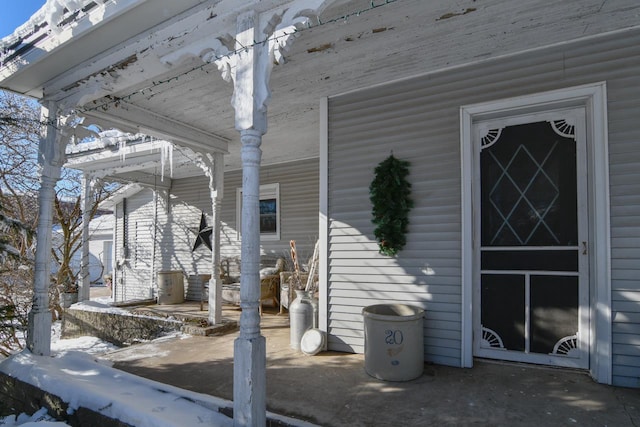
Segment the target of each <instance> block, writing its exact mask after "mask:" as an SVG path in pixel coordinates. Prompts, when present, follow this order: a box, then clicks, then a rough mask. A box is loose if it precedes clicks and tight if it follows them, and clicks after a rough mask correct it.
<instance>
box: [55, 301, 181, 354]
mask: <svg viewBox="0 0 640 427" xmlns="http://www.w3.org/2000/svg"><path fill="white" fill-rule="evenodd" d="M181 326H182V322H179V321H176V320H168V319H162V318H159V317H148V316H135V315H131V316H127V315H122V314H115V313H105V312H99V311H98V312H95V311H85V310H75V309H73V308H70V309H66V310H64V313H63V315H62V333H61V335H62V338H77V337H81V336H87V335H89V336H94V337H97V338H100V339H102V340H104V341H108V342H110V343H112V344H115V345H117V346H119V347H122V346H126V345H130V344H134V343H136V342H140V341H148V340H152V339H155V338H158V337H160V336H162V335H164V334H166V333H170V332H174V331H180V328H181Z"/></svg>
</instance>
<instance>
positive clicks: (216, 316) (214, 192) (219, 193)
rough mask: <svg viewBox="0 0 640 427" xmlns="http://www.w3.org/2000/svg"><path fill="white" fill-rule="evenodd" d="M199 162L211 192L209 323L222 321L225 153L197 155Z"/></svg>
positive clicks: (214, 323) (213, 323) (215, 323)
mask: <svg viewBox="0 0 640 427" xmlns="http://www.w3.org/2000/svg"><path fill="white" fill-rule="evenodd" d="M196 158H197V163H198V165H199V166H200V168H201V169H202V170H203V171H204V173H205V175H206V176H207V177H209V191H210V192H211V212H212V217H213V224H212V225H211V279H210V280H209V323H210V324H212V325H217V324H220V323H221V322H222V281H221V280H220V229H221V227H220V222H221V210H222V197H223V193H224V154H223V153H221V152H219V151H216V152H213V153H208V154H203V153H199V154H198V155H197V157H196Z"/></svg>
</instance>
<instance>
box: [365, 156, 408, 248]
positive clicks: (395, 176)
mask: <svg viewBox="0 0 640 427" xmlns="http://www.w3.org/2000/svg"><path fill="white" fill-rule="evenodd" d="M374 172H375V178H374V179H373V181H372V182H371V185H370V186H369V198H370V200H371V203H372V204H373V211H372V213H373V219H372V220H371V222H373V223H374V224H375V225H376V228H375V230H374V234H375V236H376V239H377V240H378V246H379V247H380V253H381V254H384V255H388V256H394V255H396V254H397V253H398V251H400V250H401V249H402V248H403V247H404V245H405V244H406V243H407V239H406V238H405V234H406V233H407V225H408V224H409V210H411V208H412V207H413V201H412V200H411V198H410V197H409V195H410V194H411V183H410V182H409V181H407V179H406V178H407V175H409V162H407V161H404V160H399V159H396V158H395V157H393V154H391V155H390V156H389V157H388V158H387V159H386V160H384V161H382V162H381V163H380V164H379V165H378V166H377V167H376V168H375V170H374Z"/></svg>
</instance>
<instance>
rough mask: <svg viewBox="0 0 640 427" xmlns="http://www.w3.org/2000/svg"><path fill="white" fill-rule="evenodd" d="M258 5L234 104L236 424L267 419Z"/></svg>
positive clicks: (264, 49)
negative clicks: (238, 168) (238, 177)
mask: <svg viewBox="0 0 640 427" xmlns="http://www.w3.org/2000/svg"><path fill="white" fill-rule="evenodd" d="M263 37H264V34H261V32H260V31H259V17H258V15H257V14H256V13H255V12H254V11H249V12H246V13H244V14H242V15H240V16H238V31H237V36H236V46H237V47H238V48H241V47H247V49H246V50H243V51H242V52H240V53H238V54H237V57H236V62H235V64H234V65H235V79H234V95H233V100H232V103H233V106H234V108H235V112H236V129H238V131H240V140H241V142H242V245H241V258H242V260H241V269H242V274H241V278H240V306H241V308H242V314H241V316H240V336H239V337H238V338H237V339H236V341H235V345H234V364H233V367H234V373H233V420H234V425H235V426H264V425H265V424H266V340H265V338H264V337H263V336H262V335H260V313H259V307H258V306H259V304H260V275H259V270H260V211H259V199H260V161H261V158H262V151H261V150H260V144H261V143H262V135H263V134H264V133H265V132H266V130H267V114H266V113H267V111H266V110H267V108H266V102H267V100H268V98H269V92H268V80H269V75H270V71H271V68H272V66H273V63H272V62H271V61H270V60H269V47H268V44H266V43H264V44H255V40H260V39H262V38H263Z"/></svg>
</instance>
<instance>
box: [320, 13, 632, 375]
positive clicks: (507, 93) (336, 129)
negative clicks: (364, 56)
mask: <svg viewBox="0 0 640 427" xmlns="http://www.w3.org/2000/svg"><path fill="white" fill-rule="evenodd" d="M501 4H503V3H501ZM503 5H504V4H503ZM511 5H513V7H516V3H511ZM555 6H557V7H562V6H561V5H560V3H558V4H556V5H555ZM555 6H553V7H555ZM519 7H520V6H518V7H516V9H517V8H519ZM545 10H546V7H545ZM562 13H565V12H562ZM605 21H606V20H603V21H602V22H601V23H602V24H603V25H604V23H605ZM501 25H502V23H501ZM505 25H506V24H505ZM458 48H460V49H463V50H464V49H465V47H463V46H462V45H460V46H458ZM438 51H439V49H435V50H433V51H432V52H433V53H432V52H424V56H423V58H422V60H423V61H424V62H425V63H426V62H429V60H430V59H429V58H430V57H431V55H435V53H436V52H438ZM449 51H450V50H448V52H449ZM638 58H640V32H639V31H638V30H637V29H636V30H630V31H627V32H623V33H619V34H615V35H608V36H604V37H600V38H597V39H591V40H588V41H583V42H576V43H567V44H566V45H562V46H554V47H551V48H548V49H540V50H536V51H534V52H528V53H524V54H520V55H515V56H510V57H505V58H501V59H496V60H492V61H486V62H482V63H478V64H470V65H469V66H466V67H459V68H456V69H451V70H447V71H446V72H442V73H438V72H434V73H430V74H428V75H424V76H419V77H415V78H409V79H405V80H399V81H396V82H393V83H390V84H387V85H383V86H377V87H375V88H371V89H365V90H360V91H356V92H351V93H348V94H344V95H341V96H336V97H332V98H330V99H329V149H328V159H327V160H328V168H329V169H328V177H329V178H328V198H329V200H328V209H329V212H328V217H329V218H330V221H329V241H328V249H329V252H328V254H329V271H328V274H329V277H328V279H329V301H328V303H329V307H330V313H329V345H330V347H331V348H335V349H347V350H350V351H362V348H363V342H362V333H361V332H360V328H362V319H361V317H362V316H361V314H360V312H361V310H362V308H363V307H364V306H366V305H367V304H371V303H380V302H388V301H405V302H409V303H414V304H418V305H421V306H422V307H423V308H425V310H426V312H427V313H428V314H430V313H435V314H436V315H437V314H438V313H442V314H444V313H446V314H447V315H448V316H450V315H451V314H452V313H453V314H454V315H456V316H457V317H455V318H454V319H449V321H450V322H454V323H451V324H447V325H448V326H455V325H456V323H455V322H459V321H460V320H461V317H460V314H459V313H460V310H461V307H460V300H459V299H458V300H456V299H455V298H456V297H458V296H459V295H460V282H461V271H460V265H461V260H460V249H461V248H460V229H461V223H460V221H461V218H460V209H461V207H460V196H461V195H460V178H459V177H460V161H459V158H460V152H459V147H460V143H459V140H460V136H459V109H460V107H461V106H463V105H469V104H474V103H479V102H485V101H492V100H497V99H502V98H508V97H513V96H519V95H525V94H531V93H536V92H542V91H547V90H554V89H561V88H565V87H570V86H577V85H581V84H588V83H593V82H598V81H606V83H607V91H608V105H607V108H608V129H609V152H610V159H609V161H610V193H611V237H612V240H611V256H612V258H611V266H612V290H613V294H612V299H613V301H612V310H613V312H612V316H613V325H612V330H613V336H614V339H613V341H614V343H613V353H614V354H613V382H614V384H619V385H629V384H636V385H637V382H638V369H639V368H640V359H638V357H639V356H640V355H639V354H638V353H640V352H638V351H636V350H637V349H636V348H635V346H637V345H640V292H639V291H640V244H638V239H639V238H640V127H638V125H637V118H638V117H640V79H638V75H640V61H638ZM411 73H413V74H414V75H416V74H419V73H420V69H419V68H418V67H415V68H413V69H412V70H410V71H406V72H405V73H404V74H399V75H398V76H399V77H402V76H407V75H410V74H411ZM391 152H393V154H394V155H395V156H396V157H398V158H401V159H404V160H408V161H409V162H410V163H411V166H410V171H411V173H410V175H409V180H410V181H411V183H412V186H413V187H412V196H413V198H414V200H415V208H414V209H413V210H412V211H411V214H410V224H409V233H408V236H407V246H406V248H405V250H404V251H402V252H401V253H400V254H399V255H398V257H397V258H395V259H390V258H386V257H383V256H380V255H379V254H378V253H377V247H376V243H375V240H374V237H373V225H372V224H371V204H370V201H369V192H368V186H369V183H370V182H371V180H372V179H373V170H374V168H375V166H376V165H377V164H378V163H379V162H380V161H382V160H383V159H384V158H386V157H387V156H388V155H389V154H390V153H391ZM425 268H428V269H429V270H428V271H430V272H431V273H430V274H429V275H426V274H424V271H425ZM373 276H377V277H378V278H376V279H374V278H373ZM384 282H386V286H385V285H384ZM378 285H382V287H381V288H378V287H377V286H378ZM397 288H400V290H397ZM620 291H624V292H620ZM347 308H348V309H347ZM337 316H339V317H337ZM345 316H347V317H345ZM336 319H339V320H340V323H339V324H336V323H334V320H336ZM623 319H624V320H623ZM430 320H431V321H434V322H436V321H438V320H439V319H438V318H436V319H433V318H428V320H427V321H425V358H426V359H427V360H433V361H436V360H440V361H444V363H447V364H452V365H459V364H460V354H459V353H456V351H459V350H460V348H461V343H460V339H461V330H460V329H458V330H457V335H456V334H452V333H451V331H452V330H451V329H446V331H447V332H442V330H444V327H443V326H444V325H443V324H441V323H434V324H429V321H430ZM443 320H444V319H443ZM349 324H350V325H351V326H348V325H349ZM457 325H458V327H460V326H459V323H458V324H457ZM443 334H444V336H443ZM347 336H348V339H347V338H346V337H347ZM456 336H457V338H456ZM631 353H632V354H631ZM622 356H625V357H622ZM627 356H631V357H627Z"/></svg>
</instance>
